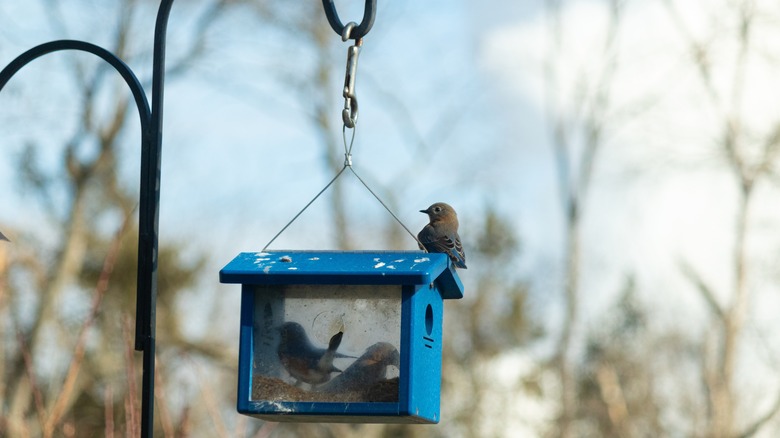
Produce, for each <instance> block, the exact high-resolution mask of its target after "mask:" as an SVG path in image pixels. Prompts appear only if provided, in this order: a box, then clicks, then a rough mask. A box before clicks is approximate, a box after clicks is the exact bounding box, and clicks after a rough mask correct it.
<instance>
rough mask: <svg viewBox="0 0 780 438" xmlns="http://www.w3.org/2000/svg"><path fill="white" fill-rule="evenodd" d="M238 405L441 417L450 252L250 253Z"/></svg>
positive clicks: (354, 416) (408, 418)
mask: <svg viewBox="0 0 780 438" xmlns="http://www.w3.org/2000/svg"><path fill="white" fill-rule="evenodd" d="M219 276H220V282H222V283H240V284H241V285H242V288H241V339H240V349H239V356H238V412H240V413H242V414H245V415H251V416H253V417H257V418H262V419H264V420H269V421H292V422H333V423H438V422H439V393H440V389H441V351H442V319H443V316H444V315H443V307H444V306H443V300H444V299H450V298H456V299H457V298H462V297H463V284H462V283H461V282H460V279H459V278H458V275H457V273H456V272H455V269H454V268H453V267H452V266H451V262H450V260H449V258H448V257H447V256H446V255H445V254H428V253H423V252H420V251H401V252H398V251H393V252H390V251H379V252H377V251H372V252H363V251H361V252H342V251H273V252H260V253H241V254H239V255H238V256H237V257H236V258H235V259H233V261H231V262H230V263H228V265H227V266H225V267H224V268H223V269H222V270H221V271H220V273H219Z"/></svg>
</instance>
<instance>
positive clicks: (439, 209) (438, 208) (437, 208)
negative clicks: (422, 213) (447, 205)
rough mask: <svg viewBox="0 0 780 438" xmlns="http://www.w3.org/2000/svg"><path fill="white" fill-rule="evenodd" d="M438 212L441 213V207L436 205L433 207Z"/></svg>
mask: <svg viewBox="0 0 780 438" xmlns="http://www.w3.org/2000/svg"><path fill="white" fill-rule="evenodd" d="M433 211H435V212H436V213H441V207H436V208H434V209H433Z"/></svg>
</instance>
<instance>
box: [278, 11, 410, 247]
mask: <svg viewBox="0 0 780 438" xmlns="http://www.w3.org/2000/svg"><path fill="white" fill-rule="evenodd" d="M322 4H323V7H324V8H325V15H326V17H327V18H328V23H330V25H331V27H332V28H333V30H334V31H335V32H336V33H337V34H339V35H341V40H342V41H344V42H346V41H348V40H350V39H351V40H354V41H355V44H354V45H352V46H350V47H349V48H348V49H347V72H346V75H345V77H344V91H343V93H342V95H343V96H344V109H343V110H342V111H341V119H342V121H343V126H342V129H341V135H342V138H343V139H344V166H343V167H342V168H341V170H339V171H338V173H336V176H334V177H333V179H331V180H330V182H328V183H327V184H326V185H325V187H323V189H322V190H320V192H319V193H317V194H316V195H315V196H314V198H312V200H311V201H309V203H308V204H306V205H305V206H304V207H303V208H302V209H301V211H299V212H298V214H296V215H295V216H294V217H293V218H292V219H290V221H289V222H287V225H285V226H284V227H282V229H281V230H279V232H278V233H276V235H275V236H274V237H273V238H272V239H271V240H270V241H269V242H268V243H267V244H266V245H265V246H264V247H263V251H265V250H266V249H268V247H269V246H271V244H272V243H273V242H274V241H275V240H276V238H277V237H279V236H280V235H281V234H282V233H284V232H285V230H287V228H289V227H290V225H292V224H293V222H295V220H296V219H298V217H299V216H300V215H301V214H303V212H304V211H306V209H307V208H309V206H310V205H312V204H313V203H314V201H316V200H317V198H319V197H320V195H322V194H323V193H325V192H326V191H327V190H328V188H330V186H331V185H333V183H334V182H336V180H337V179H338V178H339V177H340V176H341V175H342V174H343V173H344V171H345V170H347V169H349V170H350V171H351V172H352V174H353V175H355V177H356V178H357V179H358V181H360V183H361V184H363V186H364V187H365V188H366V190H368V191H369V192H370V193H371V194H372V195H373V196H374V198H376V200H377V201H379V203H380V204H382V206H383V207H384V208H385V210H387V212H388V213H390V215H391V216H392V217H393V219H395V221H396V222H398V224H400V225H401V226H402V227H403V229H404V230H406V232H407V233H409V235H410V236H412V238H413V239H414V240H415V241H416V242H417V244H418V245H419V247H420V248H424V247H423V245H422V244H421V243H420V241H419V240H418V239H417V236H415V235H414V233H412V232H411V231H410V230H409V228H408V227H407V226H406V225H404V223H403V222H402V221H401V219H399V218H398V216H397V215H396V214H395V213H393V211H392V210H391V209H390V207H388V205H387V204H386V203H385V202H384V201H383V200H382V198H381V197H379V195H377V194H376V193H375V192H374V191H373V190H372V189H371V187H369V185H368V184H367V183H366V182H365V181H364V180H363V178H361V177H360V175H358V174H357V172H356V171H355V168H354V167H353V166H352V146H353V145H354V143H355V132H356V131H357V121H358V101H357V96H356V94H355V76H356V73H357V62H358V55H359V54H360V48H361V47H362V46H363V37H364V36H365V35H366V34H367V33H368V31H369V30H371V27H372V26H373V25H374V18H375V16H376V0H366V6H365V10H364V12H363V21H362V22H361V23H360V25H358V24H357V23H355V22H354V21H353V22H349V23H347V24H346V25H342V24H341V20H340V19H339V17H338V12H336V6H335V5H334V4H333V0H322ZM347 129H351V130H352V135H351V137H350V141H349V144H347Z"/></svg>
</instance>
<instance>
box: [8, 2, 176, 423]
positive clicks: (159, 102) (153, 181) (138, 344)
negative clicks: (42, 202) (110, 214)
mask: <svg viewBox="0 0 780 438" xmlns="http://www.w3.org/2000/svg"><path fill="white" fill-rule="evenodd" d="M173 1H174V0H161V2H160V8H159V10H158V12H157V23H156V25H155V30H154V55H153V60H152V105H151V108H150V107H149V103H148V102H147V100H146V93H145V91H144V89H143V86H141V83H140V82H139V81H138V78H137V77H136V75H135V74H134V73H133V71H132V70H131V69H130V67H128V66H127V64H125V63H124V62H123V61H122V60H121V59H119V58H118V57H117V56H116V55H114V54H113V53H111V52H109V51H107V50H105V49H103V48H102V47H99V46H96V45H94V44H90V43H87V42H84V41H74V40H58V41H51V42H48V43H44V44H41V45H39V46H36V47H34V48H32V49H30V50H28V51H26V52H24V53H23V54H21V55H19V56H18V57H17V58H16V59H14V60H13V61H11V63H10V64H8V65H7V66H6V67H5V68H4V69H3V70H2V71H0V91H1V90H2V89H3V87H5V85H6V84H7V83H8V81H9V80H10V79H11V77H12V76H13V75H14V74H16V72H18V71H19V70H20V69H21V68H22V67H24V66H25V65H27V64H28V63H29V62H31V61H33V60H35V59H37V58H39V57H41V56H43V55H46V54H48V53H52V52H58V51H62V50H78V51H83V52H88V53H92V54H94V55H97V56H98V57H100V58H102V59H103V60H104V61H106V62H108V63H109V64H111V66H112V67H114V69H116V71H117V72H119V74H120V75H121V76H122V78H123V79H124V80H125V82H126V83H127V85H128V86H129V87H130V91H131V92H132V93H133V98H134V100H135V104H136V106H137V107H138V115H139V117H140V119H141V189H140V192H141V193H140V205H139V209H138V285H137V287H138V289H137V294H136V320H135V349H136V350H137V351H143V352H144V356H143V383H142V395H141V436H142V437H151V436H152V432H153V430H154V357H155V338H156V323H155V322H156V312H157V311H156V307H157V256H158V251H157V246H158V231H159V217H160V154H161V152H162V117H163V87H164V82H165V37H166V31H167V27H168V17H169V15H170V11H171V6H172V5H173ZM130 384H132V382H130Z"/></svg>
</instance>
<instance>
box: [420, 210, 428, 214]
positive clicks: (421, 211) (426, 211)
mask: <svg viewBox="0 0 780 438" xmlns="http://www.w3.org/2000/svg"><path fill="white" fill-rule="evenodd" d="M420 213H425V214H428V210H420Z"/></svg>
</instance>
